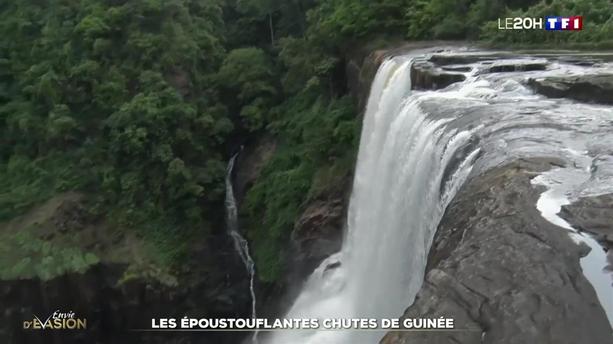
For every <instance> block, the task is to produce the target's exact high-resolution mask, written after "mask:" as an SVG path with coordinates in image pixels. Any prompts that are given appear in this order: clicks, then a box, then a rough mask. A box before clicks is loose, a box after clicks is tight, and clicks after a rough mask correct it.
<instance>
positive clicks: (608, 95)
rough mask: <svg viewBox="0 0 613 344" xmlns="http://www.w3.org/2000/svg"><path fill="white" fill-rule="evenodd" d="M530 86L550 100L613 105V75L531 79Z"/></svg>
mask: <svg viewBox="0 0 613 344" xmlns="http://www.w3.org/2000/svg"><path fill="white" fill-rule="evenodd" d="M528 85H530V86H531V87H532V88H533V89H534V90H535V91H536V92H537V93H540V94H543V95H545V96H547V97H550V98H570V99H575V100H578V101H583V102H591V103H601V104H613V74H597V75H576V76H568V77H547V78H540V79H530V80H529V81H528Z"/></svg>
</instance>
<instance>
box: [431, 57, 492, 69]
mask: <svg viewBox="0 0 613 344" xmlns="http://www.w3.org/2000/svg"><path fill="white" fill-rule="evenodd" d="M494 58H496V57H495V56H492V55H475V54H466V55H461V54H453V55H452V54H449V55H446V54H435V55H432V56H431V57H430V59H429V60H428V61H430V62H432V63H434V64H436V65H438V66H446V65H465V64H471V63H477V62H479V61H484V60H491V59H494Z"/></svg>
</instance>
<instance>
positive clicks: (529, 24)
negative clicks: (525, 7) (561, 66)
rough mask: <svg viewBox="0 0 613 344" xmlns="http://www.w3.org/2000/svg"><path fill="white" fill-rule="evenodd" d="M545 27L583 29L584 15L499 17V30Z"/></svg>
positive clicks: (553, 29) (545, 28)
mask: <svg viewBox="0 0 613 344" xmlns="http://www.w3.org/2000/svg"><path fill="white" fill-rule="evenodd" d="M543 29H544V30H547V31H580V30H582V29H583V16H570V17H559V16H557V17H556V16H550V17H545V18H530V17H512V18H498V30H543Z"/></svg>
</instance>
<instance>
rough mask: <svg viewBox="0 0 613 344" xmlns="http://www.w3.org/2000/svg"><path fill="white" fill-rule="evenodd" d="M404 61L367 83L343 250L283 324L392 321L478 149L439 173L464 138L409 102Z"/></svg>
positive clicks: (358, 338) (315, 334) (285, 335)
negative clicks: (316, 320)
mask: <svg viewBox="0 0 613 344" xmlns="http://www.w3.org/2000/svg"><path fill="white" fill-rule="evenodd" d="M410 64H411V60H410V59H393V60H388V61H386V62H385V63H384V64H383V66H382V67H381V69H380V71H379V73H378V74H377V76H376V78H375V81H374V83H373V86H372V91H371V95H370V99H369V102H368V107H367V110H366V114H365V117H364V124H363V130H362V137H361V143H360V150H359V156H358V163H357V169H356V174H355V180H354V185H353V193H352V196H351V202H350V207H349V214H348V232H347V236H346V238H345V242H344V245H343V248H342V251H341V252H340V253H339V254H337V255H334V256H332V257H330V258H328V259H327V260H326V261H325V262H324V263H323V264H322V265H321V266H320V267H319V268H318V269H317V270H316V271H315V272H314V273H313V274H312V276H311V277H310V278H309V280H308V281H307V284H306V286H305V287H304V289H303V292H302V293H301V295H300V296H299V297H298V299H297V300H296V302H295V304H294V305H293V307H292V308H291V310H290V311H289V313H288V314H287V317H288V318H320V319H323V318H388V317H397V316H400V315H401V313H402V311H403V310H404V309H405V308H406V307H407V305H410V304H411V303H412V302H413V299H414V297H415V294H416V293H417V291H418V290H419V288H420V286H421V284H422V280H423V275H424V270H425V266H426V259H427V255H428V250H429V247H430V244H431V242H432V238H433V235H434V232H435V230H436V227H437V225H438V223H439V221H440V219H441V217H442V214H443V212H444V210H445V207H446V206H447V204H448V202H449V200H450V199H451V198H452V196H453V195H454V193H455V191H456V190H457V188H458V186H459V185H461V183H462V181H463V180H464V179H465V178H466V176H467V175H468V173H469V172H470V169H471V164H470V161H471V160H472V159H474V158H475V157H476V155H477V151H476V150H474V151H471V152H467V154H466V156H465V157H464V158H465V159H460V162H459V163H458V164H457V165H456V167H457V168H456V169H455V170H454V171H452V172H453V173H451V174H449V173H448V172H449V171H448V167H449V165H450V162H451V161H452V160H455V161H457V160H458V159H457V156H456V153H457V150H458V148H460V147H462V146H464V145H466V144H467V143H468V141H469V140H470V137H471V135H470V132H469V131H460V130H455V129H452V130H446V129H445V127H446V124H447V123H448V122H449V121H450V120H449V119H445V118H440V119H430V118H428V116H427V115H426V114H425V113H424V112H423V111H422V110H421V109H420V107H419V103H418V101H417V100H418V99H417V98H414V97H411V96H410V93H411V79H410ZM444 176H447V179H445V178H444ZM409 253H410V254H409ZM338 262H340V265H338V264H334V265H332V264H333V263H338ZM337 265H338V267H335V268H331V266H337ZM382 335H383V333H382V332H376V331H375V332H354V331H298V332H280V333H276V334H275V335H274V336H273V338H272V340H271V341H272V343H278V344H291V343H296V344H298V343H301V344H302V343H354V342H360V343H371V342H376V340H377V338H379V337H381V336H382Z"/></svg>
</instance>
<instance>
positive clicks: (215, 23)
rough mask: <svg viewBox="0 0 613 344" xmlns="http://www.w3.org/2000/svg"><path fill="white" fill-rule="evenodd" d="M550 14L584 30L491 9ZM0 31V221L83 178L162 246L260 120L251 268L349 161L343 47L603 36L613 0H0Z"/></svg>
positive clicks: (189, 224)
mask: <svg viewBox="0 0 613 344" xmlns="http://www.w3.org/2000/svg"><path fill="white" fill-rule="evenodd" d="M544 15H584V16H585V30H584V31H582V32H580V33H567V32H561V33H551V32H544V31H531V32H519V31H501V30H497V29H496V25H497V23H496V19H497V18H498V17H504V16H530V17H540V16H544ZM0 33H1V34H2V37H3V38H2V40H0V143H1V145H0V221H3V220H7V219H10V218H12V217H15V216H16V215H19V214H21V213H23V212H24V211H26V210H27V209H29V208H31V207H32V206H33V205H35V204H38V203H41V202H42V201H44V200H46V199H48V198H50V197H52V196H53V195H54V194H57V193H61V192H64V191H69V190H81V191H84V192H86V193H87V194H88V195H90V196H91V197H90V198H91V200H92V201H91V204H90V207H91V211H92V212H94V213H97V214H103V215H105V217H106V218H108V219H109V220H110V221H111V222H112V224H113V225H114V226H116V227H118V228H124V229H125V230H130V231H132V230H134V231H138V232H140V233H145V234H146V235H145V237H147V238H148V239H150V240H151V241H152V242H153V243H154V244H155V246H156V247H158V249H159V250H160V252H161V254H162V255H163V256H164V257H165V259H164V260H165V261H168V262H170V263H172V262H173V261H175V260H176V259H177V258H179V257H180V256H181V253H182V252H183V251H184V250H183V248H184V247H185V246H186V244H185V242H186V239H187V238H188V237H189V236H190V235H191V234H192V233H198V234H199V235H205V233H208V232H210V231H214V230H216V229H217V230H222V229H223V215H222V214H223V202H222V201H223V192H224V185H223V175H224V169H225V164H226V161H227V159H228V157H229V155H230V153H231V150H232V149H233V147H237V146H238V144H239V143H241V142H243V141H245V139H247V138H248V137H253V136H258V135H261V134H262V133H268V134H270V135H273V136H274V137H275V138H276V140H277V142H278V145H277V146H278V149H277V150H276V153H275V155H274V157H273V158H272V159H271V161H270V162H269V163H268V165H267V166H266V168H265V169H264V171H263V173H262V174H261V176H260V177H259V179H258V180H257V181H256V183H255V185H254V186H253V188H252V189H251V190H250V191H249V192H248V194H247V196H246V202H245V204H244V207H243V209H242V210H241V211H242V214H243V215H244V217H245V218H246V219H247V221H246V223H245V227H246V230H247V231H248V237H249V238H250V240H251V241H252V242H253V243H254V245H253V247H254V250H255V253H254V255H255V258H256V264H257V266H258V270H259V274H260V278H262V279H263V280H266V281H273V280H275V279H276V278H277V277H278V275H279V273H280V272H281V271H282V269H283V257H282V251H283V250H282V247H283V246H284V245H285V242H286V240H287V238H288V237H289V233H290V232H291V230H292V228H293V225H294V222H295V221H296V219H297V217H298V216H299V214H300V212H301V211H302V210H303V208H304V207H305V206H306V204H307V203H308V202H309V201H310V200H313V199H316V198H317V197H319V196H320V194H321V193H323V192H325V190H326V189H329V188H331V187H333V186H334V185H338V183H339V180H342V179H343V178H345V177H346V176H347V175H350V173H351V169H352V166H353V161H354V157H355V149H356V146H357V145H356V143H357V141H358V132H359V123H358V121H357V120H356V118H357V116H356V112H357V109H356V108H355V107H354V104H355V101H354V100H352V99H351V98H350V96H349V95H348V92H347V89H346V78H345V75H344V60H345V59H346V58H347V56H348V55H350V54H351V52H352V49H353V48H355V47H356V46H361V45H363V44H365V43H366V42H369V41H371V40H373V39H374V37H381V36H385V37H403V38H407V39H412V40H415V39H419V40H428V39H483V40H486V41H491V42H498V43H500V42H510V43H515V44H531V43H543V42H546V43H551V44H556V43H560V42H586V41H587V42H602V41H606V40H608V39H610V37H613V36H612V34H613V7H612V6H611V3H610V1H609V0H596V1H587V0H546V1H545V0H542V1H536V0H494V1H490V0H225V1H224V0H102V1H100V0H81V1H65V0H39V1H33V2H14V1H13V2H10V1H8V2H7V1H5V2H3V3H2V4H0ZM36 245H38V244H36ZM41 245H42V244H41ZM39 246H40V245H39ZM41 247H43V246H41ZM35 249H37V250H38V249H39V247H38V246H36V247H35ZM90 260H91V259H90ZM86 261H89V260H86ZM79 264H80V265H79ZM79 264H77V265H79V266H81V265H83V264H81V263H79Z"/></svg>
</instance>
